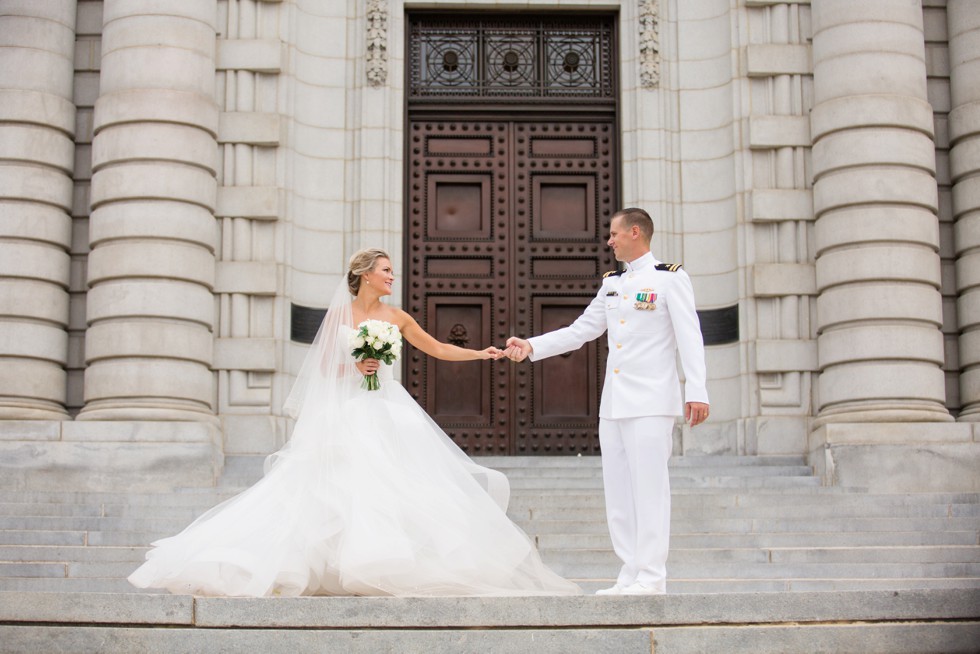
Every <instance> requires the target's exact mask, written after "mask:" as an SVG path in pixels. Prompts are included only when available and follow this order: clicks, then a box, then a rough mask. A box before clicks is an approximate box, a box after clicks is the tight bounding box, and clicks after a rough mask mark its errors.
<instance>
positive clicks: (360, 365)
mask: <svg viewBox="0 0 980 654" xmlns="http://www.w3.org/2000/svg"><path fill="white" fill-rule="evenodd" d="M354 365H355V366H357V369H358V370H360V371H361V374H362V375H364V376H365V377H367V376H369V375H373V374H374V373H376V372H378V368H380V367H381V362H380V361H378V360H377V359H364V360H362V361H358V362H356V363H355V364H354Z"/></svg>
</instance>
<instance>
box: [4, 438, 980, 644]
mask: <svg viewBox="0 0 980 654" xmlns="http://www.w3.org/2000/svg"><path fill="white" fill-rule="evenodd" d="M481 463H483V464H484V465H488V466H490V467H493V468H496V469H498V470H501V471H503V472H504V473H506V474H507V476H508V478H509V479H510V480H511V486H512V499H511V506H510V510H509V513H510V516H511V517H512V519H514V520H515V522H517V523H518V524H519V525H520V526H521V527H522V528H523V529H524V530H525V531H526V532H527V533H528V534H529V535H530V536H531V537H532V538H533V539H534V541H535V542H536V544H537V546H538V548H539V550H540V552H541V555H542V558H543V559H544V560H545V562H546V563H547V564H548V565H550V566H551V567H552V568H553V569H554V570H555V571H556V572H558V573H559V574H562V575H563V576H566V577H568V578H571V579H574V580H575V581H577V582H578V583H579V584H580V585H581V586H582V587H583V588H584V589H585V590H586V591H592V590H594V589H596V588H599V587H604V586H607V585H609V584H611V583H612V578H613V576H614V574H615V572H616V570H617V569H618V562H617V560H616V558H615V556H614V555H613V554H612V552H611V549H610V544H609V538H608V535H607V532H606V527H605V515H604V509H603V498H602V482H601V474H600V468H599V460H598V458H595V457H519V458H512V457H499V458H498V457H486V458H483V459H481ZM261 464H262V460H261V458H258V457H238V458H236V457H230V458H229V459H228V460H227V462H226V468H225V473H224V475H223V477H222V480H221V483H220V484H219V485H218V487H217V488H210V489H178V490H176V491H174V492H171V493H127V492H125V491H124V490H120V492H118V493H95V492H72V491H26V490H25V491H0V652H19V651H25V652H26V651H31V652H34V651H38V643H45V647H46V648H47V649H45V647H41V649H44V650H45V651H47V650H50V651H79V652H80V651H106V652H117V651H118V652H129V651H203V650H207V651H242V650H243V649H244V648H245V647H248V648H249V649H251V650H255V649H258V650H262V649H269V650H273V649H275V650H276V651H278V650H279V649H283V648H285V647H287V646H288V649H290V650H293V651H305V650H307V649H309V650H316V651H331V652H332V651H338V652H340V651H343V652H349V651H350V652H362V651H363V652H377V651H393V652H394V651H397V652H413V651H418V652H432V651H435V652H439V651H447V652H448V651H453V652H455V651H474V652H477V651H480V652H483V651H492V652H509V651H522V652H527V651H528V650H530V651H533V652H537V651H542V652H573V651H589V652H605V651H609V652H617V653H621V652H633V651H637V652H641V651H642V652H650V651H651V647H654V648H655V651H657V652H658V653H660V654H662V653H663V652H699V651H709V650H714V649H724V650H725V651H732V652H737V651H753V652H770V651H772V652H776V651H839V652H843V651H855V652H858V651H860V652H870V651H880V652H905V651H909V652H912V651H915V652H954V651H970V652H978V651H980V494H976V493H915V494H911V493H910V494H895V495H885V494H872V493H867V492H860V491H855V490H853V489H852V490H842V489H839V488H827V487H821V486H820V485H819V480H818V479H817V478H815V477H813V476H812V474H811V471H810V469H809V468H808V467H807V466H805V465H804V461H803V460H802V459H801V458H792V457H724V456H712V457H675V458H674V459H672V461H671V485H672V489H673V534H672V540H671V554H670V560H669V561H668V572H669V574H670V580H669V585H668V590H669V594H668V595H667V596H664V597H653V598H651V597H646V598H597V597H594V596H586V597H582V598H571V599H569V598H548V597H546V598H530V599H529V598H296V599H288V600H287V599H282V598H275V599H254V600H248V599H230V598H212V599H206V598H190V597H175V596H170V595H165V594H157V593H147V592H142V591H138V590H136V589H134V588H132V587H130V586H129V584H128V583H127V582H126V581H125V577H126V576H127V575H128V574H129V573H130V572H131V571H132V570H133V569H135V568H136V567H137V565H139V562H140V561H141V560H142V559H143V555H144V553H145V552H146V547H147V544H148V543H149V542H150V541H152V540H154V539H156V538H159V537H162V536H167V535H171V534H174V533H176V532H177V531H179V530H180V529H182V528H183V527H184V526H186V524H187V523H188V522H190V521H191V520H192V519H193V518H194V517H196V516H197V515H199V514H200V513H201V512H203V511H204V510H205V509H206V508H208V507H210V506H212V505H214V504H215V503H217V502H218V501H220V500H222V499H225V498H227V497H230V496H231V495H234V494H235V493H237V492H239V491H240V490H242V489H243V488H245V487H246V486H248V485H249V484H251V483H254V481H255V480H256V479H257V478H258V477H259V476H260V474H261ZM151 626H165V627H167V628H166V629H152V628H148V627H151ZM529 639H534V640H533V642H534V643H536V644H535V645H533V646H531V645H529V643H530V642H532V641H530V640H529ZM236 643H237V645H236ZM263 643H267V645H263Z"/></svg>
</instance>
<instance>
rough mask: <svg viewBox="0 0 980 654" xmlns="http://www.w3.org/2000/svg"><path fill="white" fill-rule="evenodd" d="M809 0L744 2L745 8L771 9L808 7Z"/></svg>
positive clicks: (747, 0)
mask: <svg viewBox="0 0 980 654" xmlns="http://www.w3.org/2000/svg"><path fill="white" fill-rule="evenodd" d="M808 4H810V0H745V6H746V7H772V6H774V5H808Z"/></svg>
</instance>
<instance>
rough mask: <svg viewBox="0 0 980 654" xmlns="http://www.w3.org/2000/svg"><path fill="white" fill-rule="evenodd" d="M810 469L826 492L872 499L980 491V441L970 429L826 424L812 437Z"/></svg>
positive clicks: (961, 426) (956, 425)
mask: <svg viewBox="0 0 980 654" xmlns="http://www.w3.org/2000/svg"><path fill="white" fill-rule="evenodd" d="M809 463H810V465H812V466H813V468H814V472H815V473H816V474H817V476H819V477H821V478H822V480H823V484H824V485H825V486H839V487H842V488H855V489H863V490H867V491H869V492H872V493H903V492H904V493H914V492H977V491H980V475H977V470H980V441H978V440H977V437H976V433H975V429H974V426H973V425H970V424H962V423H929V422H864V423H830V424H825V425H822V426H821V427H819V428H818V429H816V430H815V431H813V432H811V433H810V438H809Z"/></svg>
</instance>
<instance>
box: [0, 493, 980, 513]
mask: <svg viewBox="0 0 980 654" xmlns="http://www.w3.org/2000/svg"><path fill="white" fill-rule="evenodd" d="M801 490H802V491H803V492H799V491H801ZM836 490H838V489H833V488H825V487H814V488H806V489H779V490H778V491H772V490H767V489H758V490H749V491H741V492H737V493H732V492H730V491H728V490H724V489H695V490H693V492H685V491H683V490H677V489H675V492H674V493H673V497H672V505H673V506H674V508H675V511H676V510H679V509H684V508H696V509H698V510H700V511H705V510H712V509H716V508H735V507H738V508H745V509H747V508H749V507H766V508H767V509H768V508H769V507H776V506H778V507H787V509H788V510H800V509H806V510H807V513H808V514H809V513H810V511H811V510H840V511H854V512H858V511H860V510H862V509H865V508H867V509H870V510H875V511H876V510H879V509H882V508H883V507H919V506H928V507H948V508H949V509H950V511H951V512H952V513H951V514H955V512H957V511H960V512H961V511H964V510H967V511H976V508H975V507H976V506H980V496H978V495H977V494H974V493H953V494H951V493H914V494H906V495H898V494H896V495H882V494H863V493H852V494H840V493H837V492H835V491H836ZM790 491H792V492H790ZM233 495H234V493H233V492H231V491H227V492H223V493H220V494H219V493H217V492H216V491H214V489H205V490H198V491H197V492H194V493H190V492H183V493H181V492H175V493H154V494H124V493H111V494H109V493H74V492H68V493H54V492H47V491H6V492H3V491H0V506H2V507H3V509H0V515H14V514H16V515H28V514H29V515H59V514H60V515H71V514H72V511H73V509H70V508H68V509H61V508H56V507H61V506H65V507H72V506H81V507H84V508H83V509H80V510H78V514H81V515H92V514H93V513H95V514H96V515H100V514H104V515H115V516H120V515H127V514H128V512H137V513H138V514H140V515H145V514H147V513H152V514H154V515H158V510H164V509H166V510H169V509H179V508H186V509H188V510H189V511H201V512H203V511H204V510H206V509H208V508H210V507H212V506H214V505H215V504H218V503H219V502H221V501H223V500H226V499H228V498H230V497H232V496H233ZM510 505H511V507H515V508H522V509H523V508H527V507H532V506H540V507H550V506H562V507H564V506H575V507H592V508H603V507H604V506H605V500H604V498H603V494H602V491H601V489H595V490H586V491H565V492H556V491H554V490H551V491H549V490H533V489H532V490H515V491H514V492H512V493H511V502H510ZM18 507H37V511H38V512H37V513H32V512H31V511H30V510H28V509H26V508H18ZM964 507H967V508H966V509H964ZM969 507H973V508H969ZM910 510H912V509H910ZM933 510H934V509H933ZM159 515H163V514H159ZM181 515H184V514H181Z"/></svg>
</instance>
